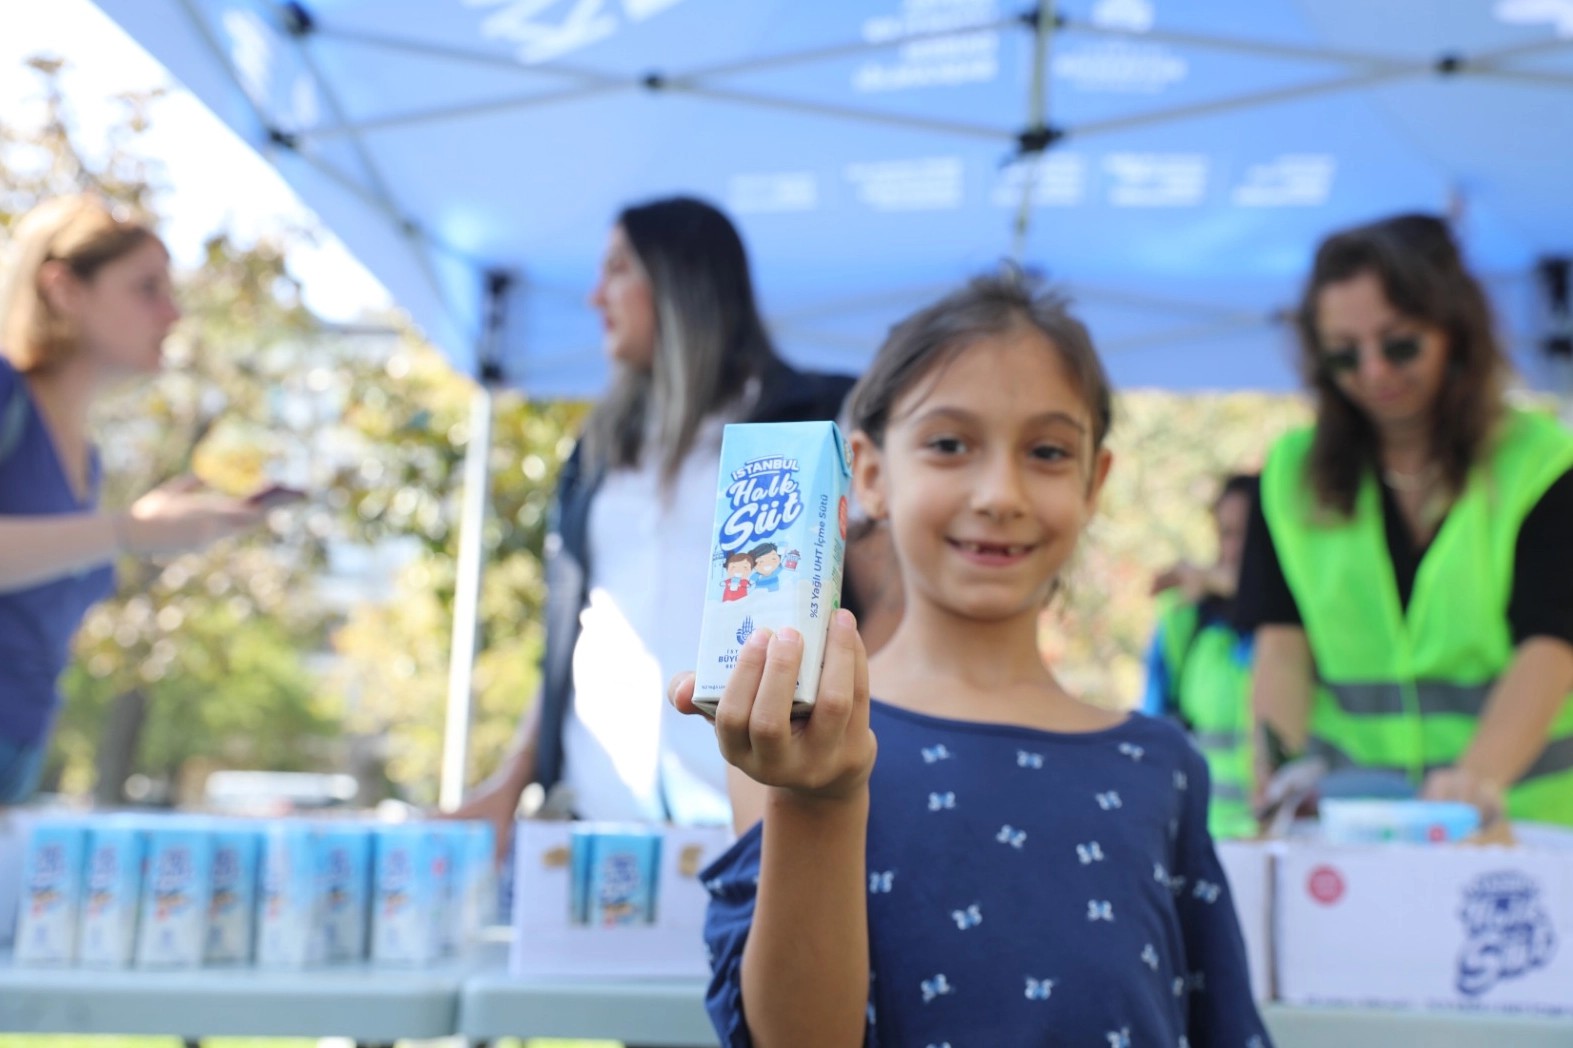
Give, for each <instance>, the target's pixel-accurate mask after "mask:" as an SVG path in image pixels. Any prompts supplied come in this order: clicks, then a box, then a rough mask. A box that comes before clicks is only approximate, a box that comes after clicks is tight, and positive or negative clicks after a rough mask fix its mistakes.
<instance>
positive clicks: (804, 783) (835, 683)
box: [670, 608, 875, 798]
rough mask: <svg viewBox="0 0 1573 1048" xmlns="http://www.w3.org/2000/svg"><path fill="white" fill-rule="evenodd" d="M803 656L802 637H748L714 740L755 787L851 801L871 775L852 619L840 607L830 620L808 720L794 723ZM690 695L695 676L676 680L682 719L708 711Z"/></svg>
mask: <svg viewBox="0 0 1573 1048" xmlns="http://www.w3.org/2000/svg"><path fill="white" fill-rule="evenodd" d="M803 651H804V642H803V636H802V634H801V633H799V632H798V631H797V630H796V629H794V628H792V627H790V626H788V627H786V628H784V629H782V630H781V632H779V633H775V634H772V633H771V632H770V630H768V629H765V628H760V629H756V630H755V631H754V632H753V634H752V635H750V636H749V638H748V640H747V641H746V642H745V643H744V644H743V647H742V649H741V650H740V651H739V652H738V657H737V665H736V667H735V668H734V669H733V670H732V675H731V678H730V679H729V680H728V682H727V685H726V688H725V690H724V691H723V692H722V694H721V701H720V702H719V703H718V704H717V706H716V708H715V714H714V720H715V726H716V739H717V741H718V742H719V743H720V746H721V752H722V753H723V754H724V755H725V756H726V759H727V761H728V762H730V763H731V764H732V765H734V766H735V767H737V768H738V769H740V770H742V771H743V772H744V773H745V774H747V775H748V776H749V777H750V778H751V779H754V780H755V781H756V782H759V783H762V784H764V785H767V786H778V787H782V788H785V789H790V790H792V791H794V792H796V793H799V794H802V795H805V796H815V797H823V798H842V797H847V796H851V795H855V794H856V793H857V792H858V791H860V790H861V789H862V787H863V786H864V785H865V784H866V783H867V782H868V776H869V773H870V772H872V771H873V768H874V753H875V741H874V733H873V732H872V731H871V730H870V729H869V720H868V703H869V692H868V656H867V654H866V653H865V652H864V650H863V640H862V638H861V637H859V636H858V632H857V623H856V621H855V620H854V619H853V617H852V613H851V612H850V611H847V610H846V609H845V608H842V609H838V610H837V611H836V612H835V614H834V615H833V616H831V621H830V628H829V632H828V636H827V638H826V641H825V656H824V667H823V670H822V671H821V673H820V677H819V693H818V696H817V698H816V700H815V703H814V709H813V712H812V715H811V716H809V717H808V718H806V719H801V718H800V719H793V717H792V705H793V701H792V700H793V694H794V691H795V689H796V685H797V680H798V674H799V671H800V668H801V666H802V661H803ZM693 691H694V675H693V674H691V673H684V674H680V675H679V676H678V677H676V678H675V679H674V680H673V681H672V684H671V688H670V695H671V700H672V703H673V704H674V705H675V706H676V707H677V708H678V709H679V710H681V711H683V712H685V713H690V712H706V711H705V710H703V709H702V708H701V707H699V706H696V705H695V704H694V701H693Z"/></svg>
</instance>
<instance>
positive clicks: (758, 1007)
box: [673, 611, 875, 1048]
mask: <svg viewBox="0 0 1573 1048" xmlns="http://www.w3.org/2000/svg"><path fill="white" fill-rule="evenodd" d="M802 655H803V642H802V638H801V636H799V635H798V634H797V633H796V631H792V630H783V631H781V633H779V634H777V635H774V636H771V635H770V634H769V632H768V631H766V630H758V631H756V632H755V633H754V635H753V636H752V637H751V638H750V639H749V641H748V643H747V644H746V645H745V646H744V648H743V650H742V652H741V653H740V654H739V657H738V662H737V667H736V668H735V669H734V670H733V673H732V678H731V681H730V683H729V684H728V686H727V689H726V692H725V693H724V694H723V695H722V698H721V702H720V705H719V706H718V707H717V709H716V737H717V739H718V740H719V742H720V745H721V751H722V753H723V754H724V755H725V756H726V758H727V760H728V761H729V762H731V763H732V764H733V765H734V766H736V767H737V768H739V769H741V770H742V771H743V772H745V773H746V774H747V775H748V776H749V777H750V778H751V779H753V780H754V781H755V782H757V783H760V784H762V785H763V786H765V787H767V788H768V789H767V792H766V796H765V798H764V805H763V823H764V825H763V827H762V834H763V839H762V843H761V855H760V863H759V885H758V889H757V894H756V897H755V900H754V907H753V920H752V924H751V926H750V927H749V928H748V931H747V941H746V944H745V945H744V947H743V952H742V966H741V977H740V978H741V984H742V1000H743V1010H744V1013H745V1019H746V1026H747V1031H748V1035H749V1037H750V1039H751V1040H752V1042H753V1044H755V1045H758V1046H759V1048H776V1046H787V1048H801V1046H803V1045H814V1046H816V1048H821V1046H822V1048H838V1046H846V1048H857V1046H859V1045H862V1044H863V1043H864V1034H865V1025H866V1015H867V1006H868V981H869V963H868V910H867V903H868V900H867V894H866V891H865V888H866V885H865V883H864V882H865V879H866V873H865V866H866V863H865V853H864V849H865V840H866V838H865V835H866V831H867V825H868V777H869V773H870V772H871V771H872V769H873V765H874V751H875V742H874V736H873V733H872V731H870V729H869V711H868V662H867V658H866V656H865V654H864V650H863V644H862V641H861V639H860V638H859V637H858V633H857V628H856V623H855V621H854V620H853V618H852V615H851V614H850V613H849V612H846V611H840V612H837V614H836V616H835V618H834V619H833V620H832V624H831V627H830V637H829V640H828V643H827V645H826V652H825V665H824V670H823V672H822V674H821V676H820V686H819V695H818V699H817V702H816V704H815V706H814V709H813V712H812V714H811V715H810V716H809V717H808V718H807V719H806V720H799V721H793V720H792V719H791V709H792V693H793V691H794V690H795V686H796V681H797V675H798V667H799V665H800V663H801V661H802ZM673 692H674V694H673V699H674V702H675V703H676V704H677V705H678V707H679V708H680V709H686V708H688V707H689V706H690V705H691V704H690V703H688V702H687V701H686V700H687V699H688V696H689V694H690V693H691V691H690V687H689V686H688V685H687V682H686V681H685V682H683V683H678V684H674V689H673Z"/></svg>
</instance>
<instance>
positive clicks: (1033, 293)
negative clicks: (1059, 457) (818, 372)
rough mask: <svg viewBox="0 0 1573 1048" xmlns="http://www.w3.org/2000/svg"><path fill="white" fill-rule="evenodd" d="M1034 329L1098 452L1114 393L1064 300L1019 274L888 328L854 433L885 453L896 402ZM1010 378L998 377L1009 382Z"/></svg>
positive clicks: (990, 279) (858, 403)
mask: <svg viewBox="0 0 1573 1048" xmlns="http://www.w3.org/2000/svg"><path fill="white" fill-rule="evenodd" d="M1023 328H1025V329H1032V330H1036V331H1037V332H1038V333H1040V334H1041V335H1043V336H1044V337H1045V338H1047V339H1048V340H1049V343H1050V344H1051V345H1052V346H1053V347H1054V350H1055V352H1056V353H1058V354H1059V356H1060V359H1061V361H1062V362H1063V363H1064V365H1065V367H1066V370H1067V371H1068V372H1069V374H1070V376H1071V379H1072V381H1074V382H1075V383H1076V386H1077V388H1078V389H1079V390H1080V392H1081V395H1082V398H1083V400H1084V401H1085V402H1086V404H1087V410H1088V413H1089V414H1090V415H1091V416H1092V447H1093V450H1094V451H1095V452H1096V451H1097V450H1098V449H1099V448H1101V447H1102V446H1103V442H1104V439H1105V438H1106V437H1107V436H1108V435H1109V428H1110V426H1111V425H1112V424H1113V418H1114V408H1113V401H1114V396H1113V390H1112V387H1111V386H1110V385H1109V377H1108V375H1107V374H1106V373H1105V372H1104V370H1103V362H1102V361H1100V360H1099V359H1098V352H1097V350H1096V349H1094V348H1093V345H1092V336H1091V335H1089V334H1088V333H1087V328H1086V325H1084V324H1083V323H1082V322H1081V321H1080V320H1077V319H1076V318H1075V317H1074V316H1072V315H1071V313H1070V311H1069V310H1068V308H1067V301H1066V299H1065V298H1064V296H1062V295H1059V294H1056V293H1054V292H1041V291H1038V290H1037V289H1036V288H1035V286H1034V284H1033V282H1032V281H1031V280H1030V279H1028V278H1027V277H1026V276H1025V275H1023V274H1022V273H1021V272H1020V271H1019V270H1016V269H1013V268H1012V269H1007V270H1005V271H1004V272H1003V273H1001V274H999V275H990V276H983V277H978V278H977V279H975V280H973V281H971V282H970V283H968V284H967V285H966V286H965V287H963V288H961V289H960V290H958V291H954V292H952V293H951V294H949V295H946V296H945V297H944V298H942V299H940V300H939V301H938V302H936V303H934V304H933V305H931V306H928V307H927V308H925V309H921V310H919V311H918V312H916V313H914V314H912V315H911V316H910V317H907V318H906V319H905V320H903V321H901V322H900V323H898V324H897V325H896V326H895V327H893V328H891V330H890V334H889V336H888V337H886V339H885V343H884V345H882V346H881V347H880V349H879V353H878V354H877V355H876V356H875V358H874V363H873V364H872V365H870V366H869V369H868V371H867V372H866V373H864V375H863V377H862V378H861V379H859V380H858V383H857V385H856V386H855V387H853V390H852V393H851V396H850V402H849V407H848V412H847V414H848V416H849V420H850V423H851V426H852V428H854V429H860V430H862V431H863V432H864V433H867V434H868V436H869V439H870V440H872V441H873V442H874V444H875V445H876V446H880V447H883V446H884V443H885V430H886V427H887V426H889V424H890V413H891V411H892V410H893V409H894V408H895V405H896V401H898V400H899V399H900V398H901V396H902V394H904V393H906V392H907V390H909V389H911V388H912V387H913V385H915V384H916V383H917V382H919V381H921V380H922V379H923V378H924V377H925V376H927V375H929V374H932V373H933V371H934V369H935V368H938V367H941V366H942V365H944V364H946V363H948V362H949V361H951V360H954V359H955V358H956V357H957V356H958V355H960V354H961V352H962V351H963V350H965V349H966V348H967V347H968V346H970V345H971V344H973V343H974V342H976V341H977V340H978V339H980V338H984V337H987V336H992V335H1002V334H1005V333H1007V332H1010V331H1014V330H1018V329H1023ZM1009 379H1010V377H1009V376H1008V375H1002V376H1000V381H1002V382H1007V381H1009Z"/></svg>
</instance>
